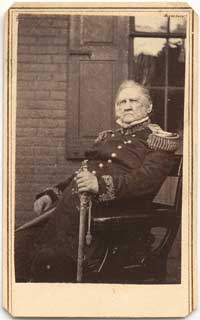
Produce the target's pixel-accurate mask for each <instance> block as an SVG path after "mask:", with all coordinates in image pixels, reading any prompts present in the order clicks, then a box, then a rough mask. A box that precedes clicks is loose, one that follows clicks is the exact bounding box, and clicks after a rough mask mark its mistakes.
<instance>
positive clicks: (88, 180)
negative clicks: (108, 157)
mask: <svg viewBox="0 0 200 320" xmlns="http://www.w3.org/2000/svg"><path fill="white" fill-rule="evenodd" d="M76 181H77V186H78V191H79V192H84V191H87V192H92V193H98V191H99V184H98V180H97V178H96V176H95V175H94V174H93V173H91V172H89V171H81V172H80V173H78V175H77V176H76Z"/></svg>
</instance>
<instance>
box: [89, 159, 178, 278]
mask: <svg viewBox="0 0 200 320" xmlns="http://www.w3.org/2000/svg"><path fill="white" fill-rule="evenodd" d="M169 177H175V179H174V180H175V181H174V184H176V188H175V197H174V198H175V199H174V203H173V204H172V205H166V204H162V203H155V202H154V203H152V207H151V208H150V212H149V213H148V214H141V213H139V214H134V216H119V217H106V218H94V219H93V233H102V236H103V237H105V239H107V242H108V246H107V249H106V252H105V256H104V259H103V261H102V264H101V266H100V268H99V269H98V271H95V272H93V273H91V274H87V275H86V276H85V277H84V280H83V281H84V282H101V283H102V282H105V283H165V282H166V274H167V259H168V255H169V252H170V250H171V248H172V244H173V243H174V240H175V237H176V235H177V232H178V229H179V225H180V221H181V202H182V201H181V200H182V199H181V198H182V156H180V155H176V156H175V165H174V167H173V168H172V170H171V172H170V174H169ZM162 187H163V186H162ZM153 228H162V229H164V230H165V232H164V234H163V236H162V239H160V241H157V240H156V236H153V234H152V232H151V231H152V230H153ZM157 242H158V243H157Z"/></svg>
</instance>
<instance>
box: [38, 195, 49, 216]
mask: <svg viewBox="0 0 200 320" xmlns="http://www.w3.org/2000/svg"><path fill="white" fill-rule="evenodd" d="M51 205H52V201H51V198H50V197H49V196H48V195H47V194H45V195H44V196H42V197H41V198H39V199H37V200H36V201H35V202H34V212H35V213H36V214H37V215H38V216H39V215H40V214H41V213H42V212H43V211H45V210H47V209H48V208H50V206H51Z"/></svg>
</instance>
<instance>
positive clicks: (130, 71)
mask: <svg viewBox="0 0 200 320" xmlns="http://www.w3.org/2000/svg"><path fill="white" fill-rule="evenodd" d="M129 22H130V24H129V55H128V78H129V79H134V51H133V41H134V38H164V39H166V48H165V54H166V56H165V78H164V84H163V85H162V86H148V89H153V90H161V89H162V90H164V130H167V128H168V102H167V101H168V96H169V91H170V90H171V91H172V90H177V91H178V90H183V91H184V86H169V85H168V66H169V39H170V38H174V39H177V38H178V39H183V40H184V41H185V39H186V32H170V17H167V31H166V32H145V31H136V30H135V16H132V17H130V21H129Z"/></svg>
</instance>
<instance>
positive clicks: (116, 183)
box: [32, 121, 178, 277]
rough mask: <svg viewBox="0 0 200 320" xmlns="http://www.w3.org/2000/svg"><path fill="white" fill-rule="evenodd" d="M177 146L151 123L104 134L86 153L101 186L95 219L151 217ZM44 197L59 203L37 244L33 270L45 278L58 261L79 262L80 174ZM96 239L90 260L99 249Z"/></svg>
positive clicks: (94, 206)
mask: <svg viewBox="0 0 200 320" xmlns="http://www.w3.org/2000/svg"><path fill="white" fill-rule="evenodd" d="M177 143H178V135H176V134H170V133H167V132H164V131H162V129H160V127H159V126H157V125H153V124H149V122H148V121H146V122H144V123H142V124H139V125H136V126H133V127H131V128H128V129H123V128H122V129H118V130H116V131H114V132H113V131H106V132H103V133H101V134H100V135H99V137H98V138H97V139H96V142H95V144H94V146H93V148H92V149H91V150H88V151H86V153H85V157H86V159H87V168H88V170H89V171H90V172H92V173H93V174H95V175H96V177H97V179H98V183H99V192H98V194H97V195H94V196H93V197H92V217H107V216H118V215H120V216H122V215H134V213H137V214H138V213H147V212H148V210H149V208H150V206H151V203H152V200H153V198H154V197H155V195H156V194H157V192H158V190H159V188H160V187H161V185H162V183H163V181H164V179H165V178H166V176H167V175H168V173H169V171H170V170H171V168H172V165H173V154H174V151H175V150H176V148H177ZM44 194H48V195H49V196H50V197H51V198H52V201H58V204H57V207H56V210H55V213H54V215H53V216H52V217H51V219H50V220H49V222H48V223H47V224H46V226H45V227H44V228H43V229H42V231H41V233H40V236H38V238H37V241H35V249H36V254H35V257H34V259H33V264H32V270H33V273H34V274H41V275H42V276H41V277H45V276H44V274H45V273H46V272H47V273H48V272H50V271H48V270H50V269H52V268H54V267H55V266H53V264H54V263H53V262H52V261H53V260H57V261H58V260H59V261H60V259H61V260H62V262H63V264H65V263H66V264H68V265H69V263H68V262H69V261H68V258H70V261H73V262H75V261H76V260H77V252H78V230H79V207H80V199H79V194H78V192H77V185H76V174H75V173H74V174H73V175H72V176H71V177H70V178H68V179H67V180H66V181H64V182H62V183H60V184H58V185H56V186H55V187H53V188H49V189H46V190H45V191H44V192H42V193H41V194H39V195H38V196H37V198H39V197H40V196H42V195H44ZM95 240H96V239H94V240H93V244H92V245H91V248H92V249H91V250H89V251H88V252H89V254H88V256H91V252H93V253H94V251H95V250H94V248H97V247H98V244H97V241H95ZM86 255H87V254H86ZM53 257H54V258H53ZM55 257H57V258H55ZM65 259H66V261H65ZM86 259H87V257H86ZM73 262H72V264H71V266H72V267H71V269H73ZM57 268H58V267H57ZM67 268H68V269H70V267H67ZM57 272H58V271H57Z"/></svg>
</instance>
